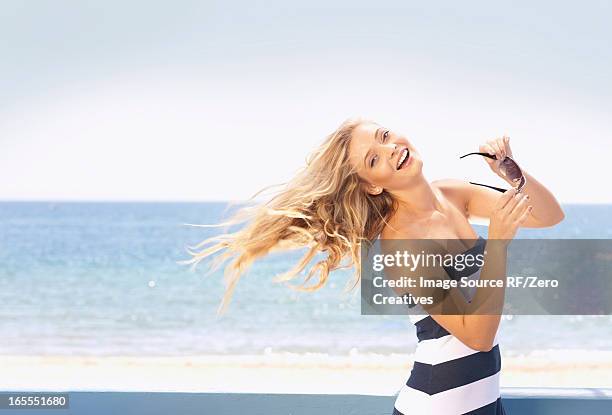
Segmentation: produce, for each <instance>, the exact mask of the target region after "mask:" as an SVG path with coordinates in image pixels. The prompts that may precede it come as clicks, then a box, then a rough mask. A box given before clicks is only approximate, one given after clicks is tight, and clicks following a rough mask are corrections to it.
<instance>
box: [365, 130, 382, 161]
mask: <svg viewBox="0 0 612 415" xmlns="http://www.w3.org/2000/svg"><path fill="white" fill-rule="evenodd" d="M380 130H382V127H379V128H377V129H376V131H374V142H376V140H378V133H379V132H380ZM371 148H372V147H370V149H371ZM370 152H371V150H368V152H367V153H366V155H365V157H364V158H363V165H364V166H365V167H366V168H367V167H368V164H367V160H368V156H369V155H370Z"/></svg>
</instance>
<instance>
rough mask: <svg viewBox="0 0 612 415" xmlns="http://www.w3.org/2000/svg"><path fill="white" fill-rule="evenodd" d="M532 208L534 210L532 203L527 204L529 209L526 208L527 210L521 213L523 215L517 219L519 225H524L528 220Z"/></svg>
mask: <svg viewBox="0 0 612 415" xmlns="http://www.w3.org/2000/svg"><path fill="white" fill-rule="evenodd" d="M532 210H533V206H531V205H529V206H527V209H525V211H524V212H523V213H522V214H521V216H519V217H518V219H517V220H516V224H517V225H519V226H520V225H522V224H523V223H524V222H525V221H526V220H527V218H528V217H529V215H531V211H532Z"/></svg>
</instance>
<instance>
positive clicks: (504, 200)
mask: <svg viewBox="0 0 612 415" xmlns="http://www.w3.org/2000/svg"><path fill="white" fill-rule="evenodd" d="M516 193H517V192H516V189H514V188H513V189H510V190H508V191H506V192H505V193H504V194H503V195H501V197H500V198H499V199H498V200H497V206H496V208H497V209H498V210H503V209H504V208H505V207H506V205H507V204H508V203H509V202H510V201H511V200H512V199H513V198H514V195H516Z"/></svg>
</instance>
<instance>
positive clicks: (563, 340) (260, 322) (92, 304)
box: [0, 202, 612, 356]
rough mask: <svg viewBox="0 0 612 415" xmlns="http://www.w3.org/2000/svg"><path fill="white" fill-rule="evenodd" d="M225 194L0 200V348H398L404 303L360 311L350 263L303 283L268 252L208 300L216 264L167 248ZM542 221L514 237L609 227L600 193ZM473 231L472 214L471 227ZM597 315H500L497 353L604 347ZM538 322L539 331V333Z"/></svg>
mask: <svg viewBox="0 0 612 415" xmlns="http://www.w3.org/2000/svg"><path fill="white" fill-rule="evenodd" d="M226 207H227V205H226V204H225V203H110V202H108V203H76V202H70V203H51V202H3V203H0V339H1V340H0V354H4V355H126V356H142V355H155V356H158V355H174V356H176V355H201V354H232V355H234V354H236V355H241V354H260V353H270V352H293V353H327V354H330V355H336V354H338V355H341V354H347V353H355V352H359V353H377V354H389V353H412V352H413V351H414V347H415V344H416V335H415V327H414V326H413V325H412V324H411V323H410V321H409V319H408V317H407V316H362V315H361V314H360V303H359V288H357V289H355V290H354V291H352V292H349V293H346V292H344V288H345V286H346V284H347V283H348V282H350V281H351V279H352V277H353V275H352V272H351V271H337V272H334V273H333V274H332V275H331V277H330V279H329V282H328V284H327V285H326V286H325V287H324V288H323V289H321V290H319V291H317V292H314V293H304V292H298V291H295V290H291V289H289V288H288V287H286V286H284V285H283V284H278V283H273V282H272V278H273V277H274V276H275V275H277V274H279V273H281V272H283V271H286V270H287V269H289V268H290V267H291V266H292V265H293V264H294V261H295V260H296V259H297V258H299V254H300V252H291V253H279V254H274V255H272V256H269V257H267V258H265V259H263V260H261V261H259V262H257V263H255V265H254V266H253V267H252V269H251V270H250V272H248V273H247V274H246V275H244V276H243V278H242V279H241V281H240V283H239V284H238V287H237V289H236V292H235V295H234V297H233V300H232V302H231V304H230V307H229V309H228V310H227V312H226V313H225V315H223V316H222V317H218V316H217V315H216V309H217V307H218V305H219V302H220V300H221V297H222V294H223V288H224V287H223V283H222V271H216V272H214V273H212V274H210V275H205V274H206V272H207V267H208V264H209V263H203V264H202V266H200V267H199V268H198V269H197V270H196V272H190V271H189V267H188V266H185V265H180V264H178V263H177V261H180V260H185V259H188V258H189V256H188V254H187V253H186V251H185V247H186V246H187V245H193V244H195V243H196V242H198V241H200V240H201V239H203V238H204V237H206V236H209V235H212V234H213V233H215V232H218V230H215V229H207V228H195V227H189V226H184V225H183V224H184V223H196V224H197V223H199V224H209V223H217V222H218V221H220V220H222V219H223V218H227V216H228V212H227V211H226ZM564 209H565V212H566V219H565V221H564V222H563V223H561V224H560V225H558V226H556V227H554V228H551V229H534V230H529V229H526V230H521V231H520V233H519V235H518V236H517V237H521V238H611V237H612V205H566V206H564ZM477 231H478V232H479V233H480V234H481V235H483V236H486V228H483V227H477ZM611 323H612V320H611V319H610V317H609V316H603V317H587V316H511V317H507V318H505V319H504V321H503V322H502V325H501V328H500V332H499V340H500V344H501V345H502V346H503V350H504V353H526V352H530V351H534V350H543V349H591V350H612V330H610V329H609V328H610V324H611ZM544 332H545V334H544Z"/></svg>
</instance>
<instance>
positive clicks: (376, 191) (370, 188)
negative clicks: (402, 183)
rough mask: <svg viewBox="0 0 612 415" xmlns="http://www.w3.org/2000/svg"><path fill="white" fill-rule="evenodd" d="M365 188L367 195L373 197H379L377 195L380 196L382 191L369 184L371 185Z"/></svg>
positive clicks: (380, 188) (378, 187)
mask: <svg viewBox="0 0 612 415" xmlns="http://www.w3.org/2000/svg"><path fill="white" fill-rule="evenodd" d="M366 186H367V189H366V191H367V192H368V193H369V194H371V195H373V196H376V195H379V194H381V193H382V191H383V188H382V187H380V186H376V185H374V184H371V183H368V184H367V185H366Z"/></svg>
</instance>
